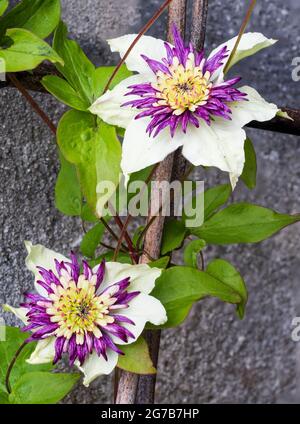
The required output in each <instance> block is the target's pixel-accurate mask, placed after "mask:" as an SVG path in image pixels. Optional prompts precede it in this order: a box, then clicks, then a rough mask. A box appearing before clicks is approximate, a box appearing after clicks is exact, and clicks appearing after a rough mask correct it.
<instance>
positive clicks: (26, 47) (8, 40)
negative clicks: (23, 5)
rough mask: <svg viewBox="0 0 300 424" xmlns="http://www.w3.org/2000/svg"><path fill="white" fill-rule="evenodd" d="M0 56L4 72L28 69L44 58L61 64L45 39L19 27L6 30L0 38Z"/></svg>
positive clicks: (60, 60) (61, 61) (34, 66)
mask: <svg viewBox="0 0 300 424" xmlns="http://www.w3.org/2000/svg"><path fill="white" fill-rule="evenodd" d="M0 58H2V59H3V60H4V61H5V66H6V72H19V71H29V70H31V69H34V68H36V67H37V66H38V65H39V64H40V63H41V62H43V61H44V60H49V61H50V62H53V63H62V64H63V60H62V59H61V58H60V57H59V56H58V54H57V53H56V52H55V51H54V50H53V49H52V48H51V47H50V46H49V45H48V44H47V43H46V42H45V41H43V40H41V39H40V38H39V37H37V36H36V35H35V34H33V33H31V32H30V31H28V30H26V29H19V28H15V29H8V30H7V31H6V34H5V36H4V37H3V38H2V39H1V44H0Z"/></svg>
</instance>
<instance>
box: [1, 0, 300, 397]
mask: <svg viewBox="0 0 300 424" xmlns="http://www.w3.org/2000/svg"><path fill="white" fill-rule="evenodd" d="M62 3H63V9H64V12H63V13H64V20H65V21H66V22H67V24H68V26H69V29H70V32H71V34H72V36H74V37H75V38H76V39H77V40H79V42H80V44H81V45H82V46H83V48H84V49H85V50H86V52H87V53H88V55H89V56H90V57H91V59H92V60H93V61H94V62H95V63H97V64H99V65H100V64H102V63H108V62H110V61H111V57H110V54H109V51H108V48H107V46H106V43H105V39H106V38H109V37H113V36H118V35H122V34H124V33H128V32H133V31H137V30H138V29H139V28H140V27H141V25H142V23H143V22H145V21H146V20H147V19H148V18H149V17H150V16H151V14H152V13H153V12H154V10H155V8H156V7H157V6H158V5H159V4H160V3H161V1H160V0H149V1H147V2H146V1H143V0H127V1H126V2H124V1H123V0H122V1H121V0H114V1H113V2H107V1H104V0H98V1H97V2H94V1H91V0H88V1H87V0H85V1H78V0H76V1H75V0H68V1H67V0H63V1H62ZM258 3H259V4H258V5H257V7H256V10H255V14H254V18H253V19H252V22H251V24H250V27H251V29H252V30H258V31H261V32H263V33H265V34H266V35H268V36H270V37H273V38H278V39H279V40H280V41H279V43H278V45H277V47H275V48H271V49H269V50H267V51H264V52H262V53H260V54H258V55H256V56H255V58H251V59H250V60H246V61H244V62H243V63H242V64H240V65H239V69H238V68H235V69H236V71H239V70H240V71H241V74H242V75H243V77H244V81H246V83H249V84H252V85H254V86H255V87H256V88H258V89H259V90H260V92H261V93H262V94H263V95H264V96H265V97H266V98H267V99H268V100H270V101H273V102H276V103H278V104H279V105H289V106H291V107H297V106H298V107H299V93H300V83H296V82H293V81H292V78H291V70H292V66H291V62H292V59H293V57H295V56H300V50H299V45H300V43H299V41H300V34H299V24H298V23H299V13H300V5H299V2H298V1H297V0H289V1H286V2H284V5H283V3H282V2H281V1H279V0H276V1H275V0H274V1H272V2H269V1H267V0H265V1H261V2H258ZM95 4H96V6H95ZM244 9H245V2H244V1H241V0H239V1H235V2H232V1H220V0H211V1H210V12H209V18H208V19H209V21H208V35H207V46H208V47H209V49H210V48H211V47H214V46H215V45H217V44H218V43H221V42H223V41H224V40H226V39H228V38H230V37H232V36H234V35H235V34H236V33H237V31H238V28H239V26H240V22H241V19H242V16H243V13H244ZM164 23H165V16H164V17H163V18H161V20H160V21H159V22H157V23H156V24H155V26H154V27H153V28H152V29H151V33H152V34H154V35H157V36H163V35H164V27H165V26H164ZM0 96H1V100H0V103H1V109H0V115H1V121H0V128H1V135H0V138H1V143H0V149H1V176H0V178H1V180H0V184H1V220H2V225H1V231H2V240H1V283H0V302H1V303H3V302H9V303H11V304H14V305H17V304H18V303H19V302H20V300H21V299H22V293H23V292H24V291H25V290H29V289H30V288H31V284H32V279H31V275H30V273H29V272H27V271H26V270H25V267H24V257H25V252H24V248H23V240H24V239H30V240H32V241H33V242H41V243H43V244H45V245H47V246H49V247H51V248H53V249H57V250H58V251H62V252H63V253H67V252H68V251H69V249H70V247H72V248H75V249H76V248H78V245H79V242H80V237H81V227H80V223H79V222H78V221H77V220H76V219H73V218H67V217H64V216H62V215H61V214H60V213H59V212H57V211H56V210H55V208H54V198H53V189H54V184H55V179H56V175H57V172H58V163H57V155H56V148H55V142H54V140H53V137H52V136H51V134H50V132H49V131H48V129H47V128H46V127H45V126H44V125H43V123H41V122H40V120H39V118H38V117H36V116H35V114H34V113H33V112H32V111H31V110H30V108H29V106H28V105H27V104H26V102H25V101H24V99H22V98H21V96H20V95H19V94H18V93H17V92H15V91H14V90H12V89H7V90H1V93H0ZM36 98H37V100H38V101H39V102H40V104H41V105H42V107H43V109H44V110H47V111H49V114H50V115H51V116H52V118H53V119H54V120H55V121H57V120H58V119H59V117H60V115H61V113H62V112H63V108H62V106H60V105H58V104H57V103H56V102H55V101H54V100H52V99H50V97H48V96H42V95H38V96H36ZM250 133H251V136H252V139H253V141H254V143H255V146H256V149H257V154H258V160H259V175H258V186H257V188H256V189H255V190H254V191H253V192H252V193H249V192H247V191H246V190H245V189H243V188H242V187H239V188H238V190H237V191H236V192H235V194H234V197H235V199H247V200H249V201H253V202H255V203H258V204H262V205H264V206H269V207H273V208H276V209H277V210H279V211H281V212H291V213H295V212H297V210H298V211H299V201H298V199H299V198H300V173H299V159H300V155H299V148H300V147H299V143H300V140H299V138H297V137H291V136H285V135H276V134H271V133H264V132H259V131H251V132H250ZM201 177H202V175H201ZM205 178H206V179H205V183H206V184H207V186H208V185H209V184H215V183H218V182H221V181H224V178H226V177H225V176H224V175H221V173H217V172H209V178H207V175H206V176H205ZM299 246H300V227H299V225H298V226H294V227H290V228H288V229H286V230H284V231H282V232H281V233H280V234H278V235H277V236H275V237H273V238H272V239H271V240H268V241H265V242H263V243H261V244H258V245H251V246H246V245H245V246H230V247H219V248H215V247H209V248H208V249H207V251H206V260H209V259H210V258H213V257H216V256H222V257H223V258H225V259H228V260H231V261H232V262H233V263H234V264H235V265H236V266H237V267H238V269H239V270H240V271H241V272H242V274H243V275H244V276H245V279H246V282H247V284H248V288H249V292H250V298H249V304H248V309H247V314H246V318H245V319H244V320H243V321H241V322H240V321H238V320H237V319H236V317H235V315H234V311H233V308H232V307H230V306H229V305H226V306H224V305H223V304H221V303H220V302H217V301H214V300H206V301H203V302H202V303H201V304H199V305H197V306H196V307H195V308H194V310H193V312H192V314H191V316H190V317H189V319H188V320H187V321H186V323H185V324H184V325H183V326H182V327H180V328H178V329H175V330H170V331H165V332H164V333H163V340H162V349H161V355H160V363H159V370H160V373H159V377H158V386H157V401H158V402H162V403H165V402H171V403H172V402H197V403H198V402H201V403H202V402H212V403H215V402H223V403H224V402H225V403H226V402H235V403H258V402H286V401H293V402H300V365H299V360H300V345H297V344H296V343H294V342H293V341H291V337H290V332H291V320H292V318H293V317H294V316H297V315H300V288H299V287H300V285H299V275H298V269H299V265H300V261H299V254H298V252H299ZM5 318H6V320H7V322H10V323H14V324H16V323H17V322H16V321H15V320H14V319H13V318H12V317H11V316H8V315H6V316H5ZM110 393H111V379H110V378H101V379H99V380H98V381H96V382H94V383H93V384H92V385H91V388H90V389H89V390H88V389H85V388H83V387H78V388H77V389H76V390H75V391H74V392H73V393H72V394H71V395H70V396H68V398H67V399H66V400H65V401H66V402H68V403H103V402H109V401H110V400H111V395H110Z"/></svg>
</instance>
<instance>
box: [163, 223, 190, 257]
mask: <svg viewBox="0 0 300 424" xmlns="http://www.w3.org/2000/svg"><path fill="white" fill-rule="evenodd" d="M186 232H187V231H186V228H185V225H184V222H183V221H177V220H176V219H169V220H168V221H166V224H165V226H164V230H163V236H162V243H161V254H162V255H165V254H166V253H168V252H171V251H173V250H174V249H177V248H178V247H180V246H181V245H182V243H183V242H184V238H185V236H186Z"/></svg>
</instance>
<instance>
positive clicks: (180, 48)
mask: <svg viewBox="0 0 300 424" xmlns="http://www.w3.org/2000/svg"><path fill="white" fill-rule="evenodd" d="M173 38H174V44H175V49H176V56H177V57H178V59H179V61H180V63H182V64H183V65H185V60H184V59H185V46H184V42H183V39H182V37H181V35H180V33H179V31H178V28H177V26H176V25H175V24H173Z"/></svg>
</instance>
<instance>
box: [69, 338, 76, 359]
mask: <svg viewBox="0 0 300 424" xmlns="http://www.w3.org/2000/svg"><path fill="white" fill-rule="evenodd" d="M76 358H77V345H76V336H75V334H73V335H72V336H71V338H70V340H69V363H70V365H71V366H72V365H73V364H74V362H75V360H76Z"/></svg>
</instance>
